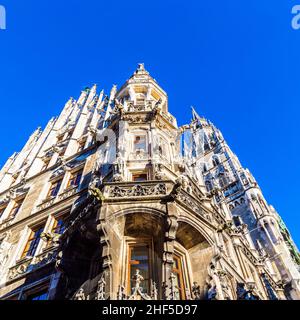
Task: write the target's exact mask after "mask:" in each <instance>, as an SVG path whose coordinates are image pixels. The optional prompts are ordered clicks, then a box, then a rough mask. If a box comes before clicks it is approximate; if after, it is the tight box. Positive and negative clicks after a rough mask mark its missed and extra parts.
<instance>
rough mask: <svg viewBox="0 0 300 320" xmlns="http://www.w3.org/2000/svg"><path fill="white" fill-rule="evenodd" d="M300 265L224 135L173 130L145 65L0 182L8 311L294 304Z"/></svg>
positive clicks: (0, 269) (54, 122) (91, 100)
mask: <svg viewBox="0 0 300 320" xmlns="http://www.w3.org/2000/svg"><path fill="white" fill-rule="evenodd" d="M183 140H184V146H183V147H182V145H181V142H182V141H183ZM182 150H183V152H182ZM299 260H300V258H299V253H298V251H297V249H296V247H295V245H294V243H293V241H292V239H291V236H290V234H289V232H288V230H287V229H286V227H285V225H284V223H283V222H282V220H281V219H280V217H279V215H278V213H277V212H276V211H275V210H274V208H273V207H270V206H269V205H268V204H267V203H266V200H265V199H264V197H263V195H262V192H261V190H260V188H259V186H258V184H257V182H256V181H255V180H254V178H253V176H252V175H251V174H250V172H249V170H245V169H244V168H243V167H242V166H241V164H240V163H239V161H238V159H237V157H236V156H235V155H234V154H233V153H232V151H231V150H230V148H229V147H228V145H227V144H226V142H225V140H224V138H223V136H222V134H221V132H220V131H219V130H218V129H217V128H216V127H215V126H214V125H213V124H212V123H210V122H209V121H207V120H205V119H203V118H201V117H200V116H199V115H198V114H197V113H196V111H195V110H193V119H192V121H191V123H190V124H188V125H185V126H182V127H180V128H178V126H177V121H176V119H175V118H174V117H173V116H172V115H171V114H170V113H169V111H168V97H167V94H166V93H165V92H164V91H163V89H162V88H161V87H160V86H159V85H158V84H157V82H156V81H155V80H154V79H153V78H152V77H151V76H150V75H149V73H148V72H147V71H146V70H145V68H144V65H143V64H140V65H139V67H138V69H137V70H136V71H135V73H134V74H133V76H132V77H131V78H130V79H129V80H128V81H127V82H126V83H125V84H124V85H123V86H122V87H121V88H120V89H119V90H118V89H117V87H116V86H114V87H113V88H112V90H111V92H110V95H108V96H106V95H105V94H104V92H103V91H102V92H101V93H100V94H99V95H98V94H97V87H96V86H93V87H92V88H87V89H85V90H84V91H83V92H82V94H81V96H80V97H79V99H78V100H74V99H73V98H71V99H70V100H69V101H68V102H67V104H66V105H65V107H64V109H63V111H62V113H61V114H60V116H59V117H58V118H53V119H51V120H50V122H49V123H48V125H47V127H46V128H45V130H44V131H42V130H41V129H38V130H37V131H35V132H34V133H33V135H32V136H31V137H30V139H29V141H28V142H27V144H26V145H25V147H24V148H23V150H22V151H21V152H20V153H16V154H14V155H13V156H12V157H11V158H10V159H8V161H7V163H6V164H5V166H4V167H3V168H2V170H1V172H0V282H1V283H0V297H1V299H25V300H26V299H28V300H39V299H74V300H108V299H113V300H159V299H163V300H164V299H165V300H178V299H186V300H205V299H208V300H239V299H240V300H258V299H262V300H268V299H274V300H275V299H299V298H300V295H299V294H300V290H299V281H300V276H299Z"/></svg>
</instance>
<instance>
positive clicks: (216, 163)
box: [212, 156, 220, 167]
mask: <svg viewBox="0 0 300 320" xmlns="http://www.w3.org/2000/svg"><path fill="white" fill-rule="evenodd" d="M212 163H213V166H214V167H216V166H218V165H219V164H220V160H219V158H218V157H217V156H214V157H213V160H212Z"/></svg>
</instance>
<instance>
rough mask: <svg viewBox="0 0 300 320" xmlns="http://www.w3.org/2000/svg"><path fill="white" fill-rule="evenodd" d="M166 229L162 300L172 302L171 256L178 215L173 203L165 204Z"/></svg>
mask: <svg viewBox="0 0 300 320" xmlns="http://www.w3.org/2000/svg"><path fill="white" fill-rule="evenodd" d="M166 207H167V214H168V216H167V228H166V233H165V240H164V249H163V250H164V252H163V274H162V282H163V299H166V300H172V290H171V288H172V271H173V254H174V242H175V239H176V232H177V229H178V221H177V219H178V213H177V208H176V205H175V204H174V203H167V204H166Z"/></svg>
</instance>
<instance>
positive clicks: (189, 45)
mask: <svg viewBox="0 0 300 320" xmlns="http://www.w3.org/2000/svg"><path fill="white" fill-rule="evenodd" d="M0 4H2V5H4V6H5V7H6V11H7V30H5V31H2V30H0V107H1V118H0V119H1V120H0V121H1V125H0V166H2V165H3V164H4V162H5V160H6V158H7V157H9V156H10V155H11V154H12V153H13V152H14V151H16V150H20V149H21V148H22V146H23V144H24V143H25V142H26V141H27V138H28V136H29V135H30V134H31V133H32V132H33V131H34V130H35V128H36V127H38V126H45V124H46V122H47V121H48V120H49V119H50V118H51V117H52V116H54V115H58V114H59V112H60V110H61V108H62V107H63V105H64V103H65V102H66V101H67V99H68V98H69V97H70V96H74V97H77V96H78V95H79V93H80V91H81V90H82V89H83V88H84V87H85V86H88V85H92V84H93V83H97V84H99V87H101V88H104V89H105V90H106V91H109V90H110V88H111V85H112V84H118V85H119V86H120V85H121V84H122V83H123V82H124V81H125V80H126V79H127V78H128V77H129V76H130V75H131V74H132V72H133V71H134V70H135V68H136V65H137V63H138V62H144V63H145V65H146V68H147V69H148V70H149V71H150V72H151V74H152V75H153V77H154V78H156V79H157V80H158V82H159V84H160V85H161V86H162V87H163V88H164V89H165V90H166V91H167V92H168V94H169V106H170V111H171V112H172V113H173V114H174V115H175V116H176V117H177V118H178V119H179V123H180V124H183V123H185V122H188V121H189V120H190V118H191V115H190V113H189V112H190V106H191V105H194V106H196V108H197V111H198V113H200V114H201V115H204V116H205V117H207V118H208V119H210V120H211V121H212V122H214V123H215V124H216V126H218V127H219V128H220V129H221V130H222V132H223V134H224V136H225V138H226V140H227V142H228V143H229V145H230V146H231V147H232V149H233V151H234V152H235V153H236V154H237V155H238V156H239V158H240V160H241V162H242V164H243V165H244V166H246V167H248V168H249V169H250V170H251V171H252V173H253V174H254V176H255V177H256V179H257V180H258V182H259V183H260V185H261V187H262V189H263V191H264V195H265V197H266V198H267V200H268V201H269V202H270V203H271V204H273V205H274V206H275V208H276V209H277V210H278V211H279V213H280V214H281V215H282V216H283V218H284V220H285V222H286V224H287V225H288V227H289V228H290V231H291V233H292V235H293V237H294V239H295V241H296V243H297V244H298V246H299V245H300V232H299V225H300V222H299V217H298V216H299V209H298V208H299V206H298V203H297V202H298V201H299V200H300V188H299V181H300V173H299V171H300V170H299V168H298V164H297V159H298V156H299V154H300V151H299V142H298V138H299V132H298V130H299V129H298V128H299V116H300V111H299V105H300V80H299V74H300V64H299V51H300V30H298V31H296V30H293V29H292V28H291V19H292V15H291V8H292V7H293V5H295V4H300V0H296V1H288V0H284V1H268V0H263V1H262V0H252V1H240V0H237V1H233V0H227V1H224V0H215V1H199V0H194V1H176V0H172V1H166V0H165V1H159V0H152V1H151V2H146V1H117V0H115V1H96V0H85V1H83V0H80V1H79V0H77V1H76V0H72V1H67V0H64V1H58V0H51V1H50V0H43V1H33V0H26V1H20V0H9V1H5V0H0Z"/></svg>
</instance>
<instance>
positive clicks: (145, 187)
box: [103, 181, 173, 200]
mask: <svg viewBox="0 0 300 320" xmlns="http://www.w3.org/2000/svg"><path fill="white" fill-rule="evenodd" d="M172 188H173V183H172V182H171V181H164V182H160V181H141V182H116V183H114V182H112V183H106V185H105V188H104V192H103V193H104V197H105V199H114V200H120V198H121V199H124V198H126V199H130V198H141V197H147V198H149V197H150V198H153V197H155V198H160V197H163V196H166V195H167V194H168V193H170V192H171V191H172Z"/></svg>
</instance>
